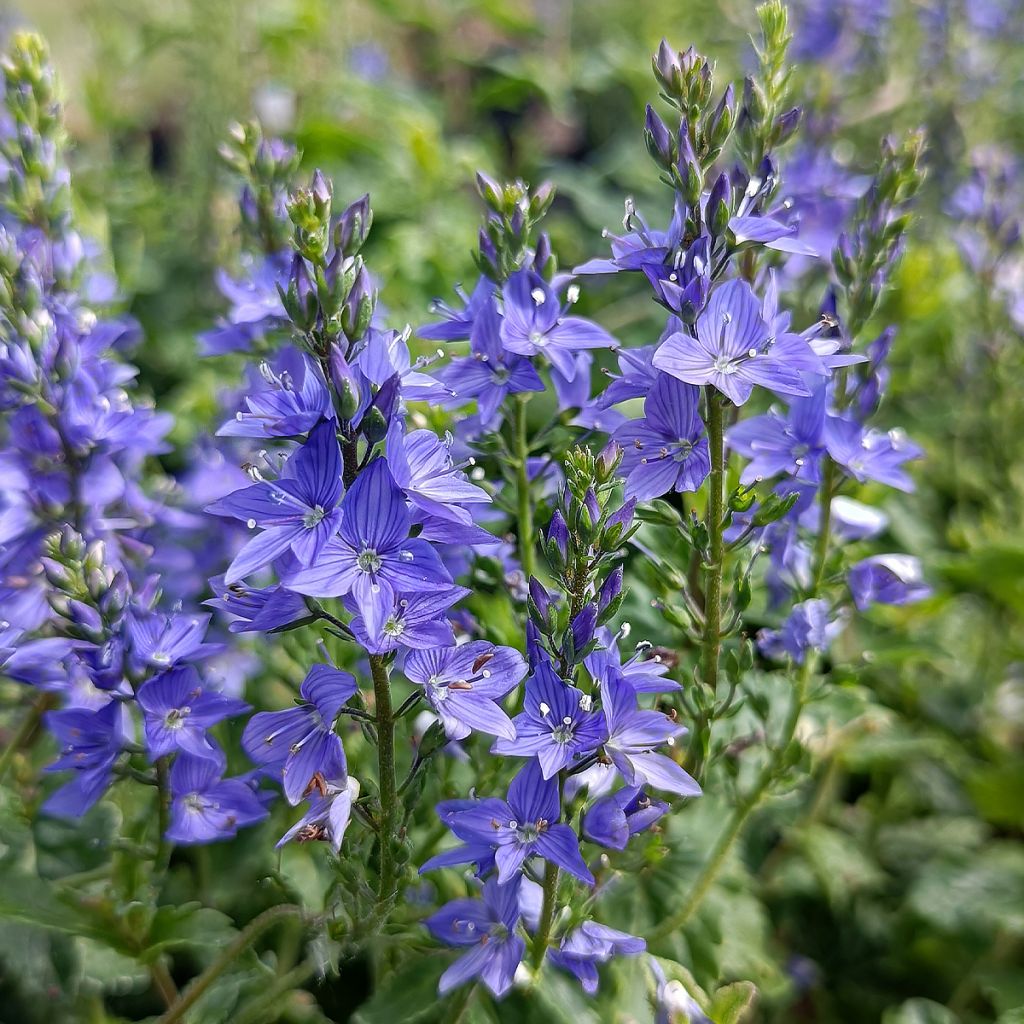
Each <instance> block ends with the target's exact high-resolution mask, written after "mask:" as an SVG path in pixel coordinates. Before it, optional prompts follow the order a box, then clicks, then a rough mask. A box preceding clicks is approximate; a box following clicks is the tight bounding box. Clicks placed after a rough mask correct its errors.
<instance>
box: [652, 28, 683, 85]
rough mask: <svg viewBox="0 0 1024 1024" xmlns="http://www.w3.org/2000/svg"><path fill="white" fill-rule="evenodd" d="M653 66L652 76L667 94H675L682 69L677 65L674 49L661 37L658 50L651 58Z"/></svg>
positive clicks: (681, 79) (677, 60)
mask: <svg viewBox="0 0 1024 1024" xmlns="http://www.w3.org/2000/svg"><path fill="white" fill-rule="evenodd" d="M651 64H652V65H653V67H654V76H655V77H656V78H657V79H658V81H659V82H660V83H661V84H662V86H663V87H664V89H665V92H666V93H668V95H669V96H673V97H675V96H677V95H678V94H679V91H680V88H681V86H682V81H683V78H682V69H681V68H680V67H679V58H678V55H677V54H676V51H675V50H673V49H672V47H671V46H669V45H668V40H667V39H662V41H661V44H660V45H659V46H658V52H657V53H656V54H655V55H654V57H653V58H652V60H651Z"/></svg>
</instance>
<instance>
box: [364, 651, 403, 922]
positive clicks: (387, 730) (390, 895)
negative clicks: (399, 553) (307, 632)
mask: <svg viewBox="0 0 1024 1024" xmlns="http://www.w3.org/2000/svg"><path fill="white" fill-rule="evenodd" d="M370 671H371V673H372V674H373V692H374V696H375V698H376V701H375V703H376V711H377V716H376V717H377V786H378V789H379V792H380V821H379V828H380V832H379V837H378V841H379V843H380V888H379V889H378V892H377V898H378V906H379V907H383V906H384V905H387V904H390V902H391V901H392V900H393V899H394V898H395V890H396V886H397V874H396V869H395V848H394V844H395V821H396V818H397V810H398V792H397V787H396V783H395V715H394V711H393V710H392V705H391V678H390V673H389V672H388V666H387V661H386V659H385V658H384V656H382V655H380V654H371V655H370Z"/></svg>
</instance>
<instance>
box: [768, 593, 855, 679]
mask: <svg viewBox="0 0 1024 1024" xmlns="http://www.w3.org/2000/svg"><path fill="white" fill-rule="evenodd" d="M842 628H843V623H842V620H837V619H833V618H832V612H831V609H830V608H829V603H828V601H825V600H824V599H822V598H812V599H811V600H809V601H803V602H801V603H800V604H797V605H794V606H793V610H792V611H791V612H790V614H789V616H788V618H787V619H786V621H785V622H784V623H783V624H782V628H781V629H779V630H769V629H763V630H761V632H760V633H759V634H758V637H757V643H758V647H760V649H761V651H762V652H763V653H764V654H766V655H767V656H768V657H771V658H781V657H783V656H784V655H786V654H788V655H789V656H790V657H791V658H792V659H793V660H794V661H795V662H796V663H797V664H798V665H802V664H803V661H804V657H805V656H806V654H807V652H808V651H809V650H815V651H827V650H828V648H829V647H830V646H831V644H832V641H833V640H834V639H835V637H836V636H837V635H838V634H839V632H840V631H841V630H842Z"/></svg>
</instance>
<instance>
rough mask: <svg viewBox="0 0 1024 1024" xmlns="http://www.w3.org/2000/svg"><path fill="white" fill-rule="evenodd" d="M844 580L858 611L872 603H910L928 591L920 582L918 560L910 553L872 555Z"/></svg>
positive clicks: (920, 599)
mask: <svg viewBox="0 0 1024 1024" xmlns="http://www.w3.org/2000/svg"><path fill="white" fill-rule="evenodd" d="M847 582H848V583H849V585H850V593H851V594H853V600H854V603H855V604H856V605H857V607H858V608H859V609H860V610H861V611H864V609H865V608H868V607H869V606H870V605H871V604H872V603H874V602H878V603H879V604H895V605H901V604H912V603H913V602H914V601H922V600H924V598H926V597H928V596H929V595H930V594H931V592H932V590H931V587H929V586H928V584H927V583H925V582H924V579H923V576H922V573H921V561H920V559H917V558H913V557H912V556H911V555H897V554H892V555H872V556H871V557H870V558H865V559H863V560H862V561H860V562H858V563H857V564H856V565H855V566H853V568H852V569H850V573H849V576H848V577H847Z"/></svg>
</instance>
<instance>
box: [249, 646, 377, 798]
mask: <svg viewBox="0 0 1024 1024" xmlns="http://www.w3.org/2000/svg"><path fill="white" fill-rule="evenodd" d="M357 690H358V687H357V686H356V681H355V679H354V678H353V677H352V676H351V675H349V673H348V672H342V671H341V670H340V669H336V668H334V667H333V666H332V665H314V666H313V667H312V668H311V669H310V670H309V672H308V673H307V675H306V678H305V679H304V680H303V681H302V686H301V687H300V688H299V695H300V696H301V697H302V703H301V704H300V705H299V706H298V707H295V708H288V709H287V710H285V711H260V712H259V713H257V714H255V715H253V716H252V718H250V719H249V722H248V724H247V725H246V727H245V732H244V733H243V734H242V746H243V748H244V749H245V752H246V753H247V754H248V755H249V756H250V757H251V758H252V759H253V761H255V762H256V763H257V764H260V765H268V766H270V767H272V768H274V769H277V770H279V771H280V772H281V773H282V775H283V778H284V795H285V796H286V797H287V799H288V802H289V803H290V804H297V803H298V802H299V801H300V800H301V799H302V797H303V796H305V794H306V792H307V791H308V790H309V787H310V786H311V785H313V784H315V781H316V778H317V777H318V776H322V777H323V778H325V779H336V778H343V777H344V775H345V751H344V749H343V748H342V746H341V739H340V737H339V736H338V735H337V734H336V733H335V732H334V720H335V719H336V718H337V717H338V713H339V712H340V711H341V708H342V707H343V705H344V704H345V703H346V702H347V701H348V699H349V698H350V697H352V695H353V694H355V693H356V691H357Z"/></svg>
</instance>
